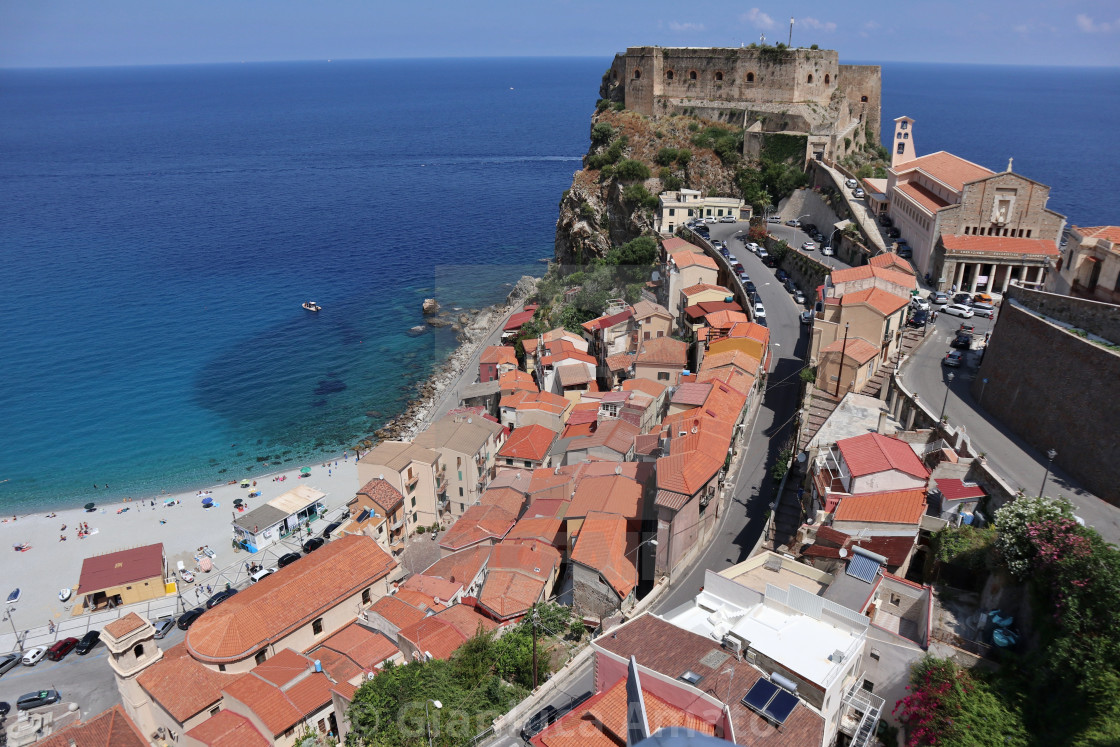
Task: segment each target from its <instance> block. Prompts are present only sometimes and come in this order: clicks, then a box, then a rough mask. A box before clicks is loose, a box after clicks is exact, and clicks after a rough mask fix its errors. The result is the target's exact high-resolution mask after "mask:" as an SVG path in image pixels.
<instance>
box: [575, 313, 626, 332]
mask: <svg viewBox="0 0 1120 747" xmlns="http://www.w3.org/2000/svg"><path fill="white" fill-rule="evenodd" d="M632 316H634V310H633V309H630V308H627V309H624V310H622V311H619V312H618V313H615V314H603V315H602V316H600V317H597V318H595V319H592V320H591V321H589V322H584V323H583V325H582V326H583V328H584V329H586V330H587V331H588V332H595V331H598V330H601V329H610V328H611V327H613V326H614V325H616V324H621V323H622V322H625V321H626V320H627V319H629V318H630V317H632Z"/></svg>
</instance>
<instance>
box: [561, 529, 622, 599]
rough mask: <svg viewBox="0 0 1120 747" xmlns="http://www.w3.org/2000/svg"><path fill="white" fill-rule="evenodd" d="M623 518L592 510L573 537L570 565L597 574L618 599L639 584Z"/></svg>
mask: <svg viewBox="0 0 1120 747" xmlns="http://www.w3.org/2000/svg"><path fill="white" fill-rule="evenodd" d="M630 544H632V543H628V542H627V532H626V519H625V518H624V517H622V516H619V515H618V514H613V513H604V512H601V511H592V512H590V513H588V514H587V517H586V518H585V519H584V521H583V525H582V526H581V527H580V529H579V534H578V535H577V537H576V543H575V547H574V548H573V550H572V562H573V563H581V564H583V565H585V566H587V567H588V568H591V569H593V570H596V571H598V572H599V573H601V574H602V575H603V578H604V579H605V580H606V582H607V583H608V584H610V585H611V588H612V589H614V591H615V593H616V594H618V596H619V598H620V599H625V598H626V597H627V596H628V595H629V594H630V592H631V590H632V589H633V588H634V586H635V585H636V584H637V583H638V569H637V567H636V566H635V565H634V562H633V561H632V560H631V559H630V557H629V555H628V553H629V552H630V549H631V548H630V547H629V545H630Z"/></svg>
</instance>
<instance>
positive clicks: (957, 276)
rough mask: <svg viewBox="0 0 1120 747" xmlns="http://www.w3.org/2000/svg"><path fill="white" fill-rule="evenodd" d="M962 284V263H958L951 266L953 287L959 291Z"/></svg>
mask: <svg viewBox="0 0 1120 747" xmlns="http://www.w3.org/2000/svg"><path fill="white" fill-rule="evenodd" d="M963 282H964V262H960V261H958V262H957V263H956V264H955V265H954V266H953V287H954V288H955V289H957V290H960V287H961V283H963Z"/></svg>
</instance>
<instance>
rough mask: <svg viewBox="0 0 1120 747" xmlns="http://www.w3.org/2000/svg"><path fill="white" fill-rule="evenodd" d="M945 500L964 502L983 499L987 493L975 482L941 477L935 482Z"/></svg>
mask: <svg viewBox="0 0 1120 747" xmlns="http://www.w3.org/2000/svg"><path fill="white" fill-rule="evenodd" d="M933 482H934V484H935V485H936V486H937V489H938V490H939V491H940V492H941V495H942V496H943V497H944V498H945V500H949V501H963V500H968V499H969V498H983V497H984V496H985V495H987V493H985V492H984V488H982V487H980V486H979V485H977V484H976V483H974V482H969V483H966V482H964V481H963V480H959V479H957V478H949V477H940V478H938V479H936V480H934V481H933Z"/></svg>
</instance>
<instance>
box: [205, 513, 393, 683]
mask: <svg viewBox="0 0 1120 747" xmlns="http://www.w3.org/2000/svg"><path fill="white" fill-rule="evenodd" d="M396 565H397V562H396V561H395V560H393V559H392V558H391V557H389V555H388V554H387V553H386V552H385V551H384V550H382V549H381V546H380V545H379V544H378V543H377V541H376V540H374V539H372V538H370V537H367V536H365V535H360V534H350V535H346V536H345V537H340V538H339V539H336V540H334V541H332V542H328V543H327V544H326V545H325V546H324V547H322V548H320V549H319V550H316V551H315V552H314V553H311V554H310V555H307V556H306V557H304V558H302V559H301V560H300V561H299V562H298V563H293V564H292V565H290V566H288V567H286V568H281V569H280V570H279V571H277V572H276V573H273V574H272V575H271V576H269V577H268V578H265V579H263V580H261V581H259V582H258V583H256V584H253V585H252V586H250V587H249V588H248V589H245V590H244V591H242V592H241V593H240V594H237V595H236V596H233V597H231V598H230V599H227V600H226V601H225V602H223V603H222V604H221V605H219V606H217V607H215V608H214V609H212V610H209V611H207V613H206V614H205V615H203V616H202V617H200V618H199V619H198V622H196V623H195V624H194V625H192V626H191V629H190V630H189V631H187V640H186V644H185V645H186V646H187V647H188V648H189V649H190V652H191V655H192V656H194V657H196V658H198V659H199V660H201V661H206V662H210V663H225V662H231V661H239V660H241V659H244V658H246V657H249V656H252V655H254V654H255V653H256V652H257V651H259V650H260V649H261V648H263V647H264V646H266V645H269V644H273V643H276V642H277V641H279V640H280V639H282V638H283V637H284V636H286V635H288V634H289V633H291V632H292V631H294V630H296V629H297V628H299V627H300V626H302V625H306V624H307V623H308V622H310V621H311V620H313V619H315V618H316V617H319V616H321V615H322V614H323V612H325V611H326V610H328V609H331V608H333V607H335V606H336V605H337V604H338V603H339V602H341V601H342V600H343V599H346V598H347V597H350V596H353V595H354V594H357V593H358V592H359V591H361V590H362V589H364V588H366V587H368V586H370V585H371V584H373V583H374V582H375V581H376V580H378V579H381V578H384V577H385V576H387V575H389V572H390V571H391V570H392V569H393V568H395V567H396Z"/></svg>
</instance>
